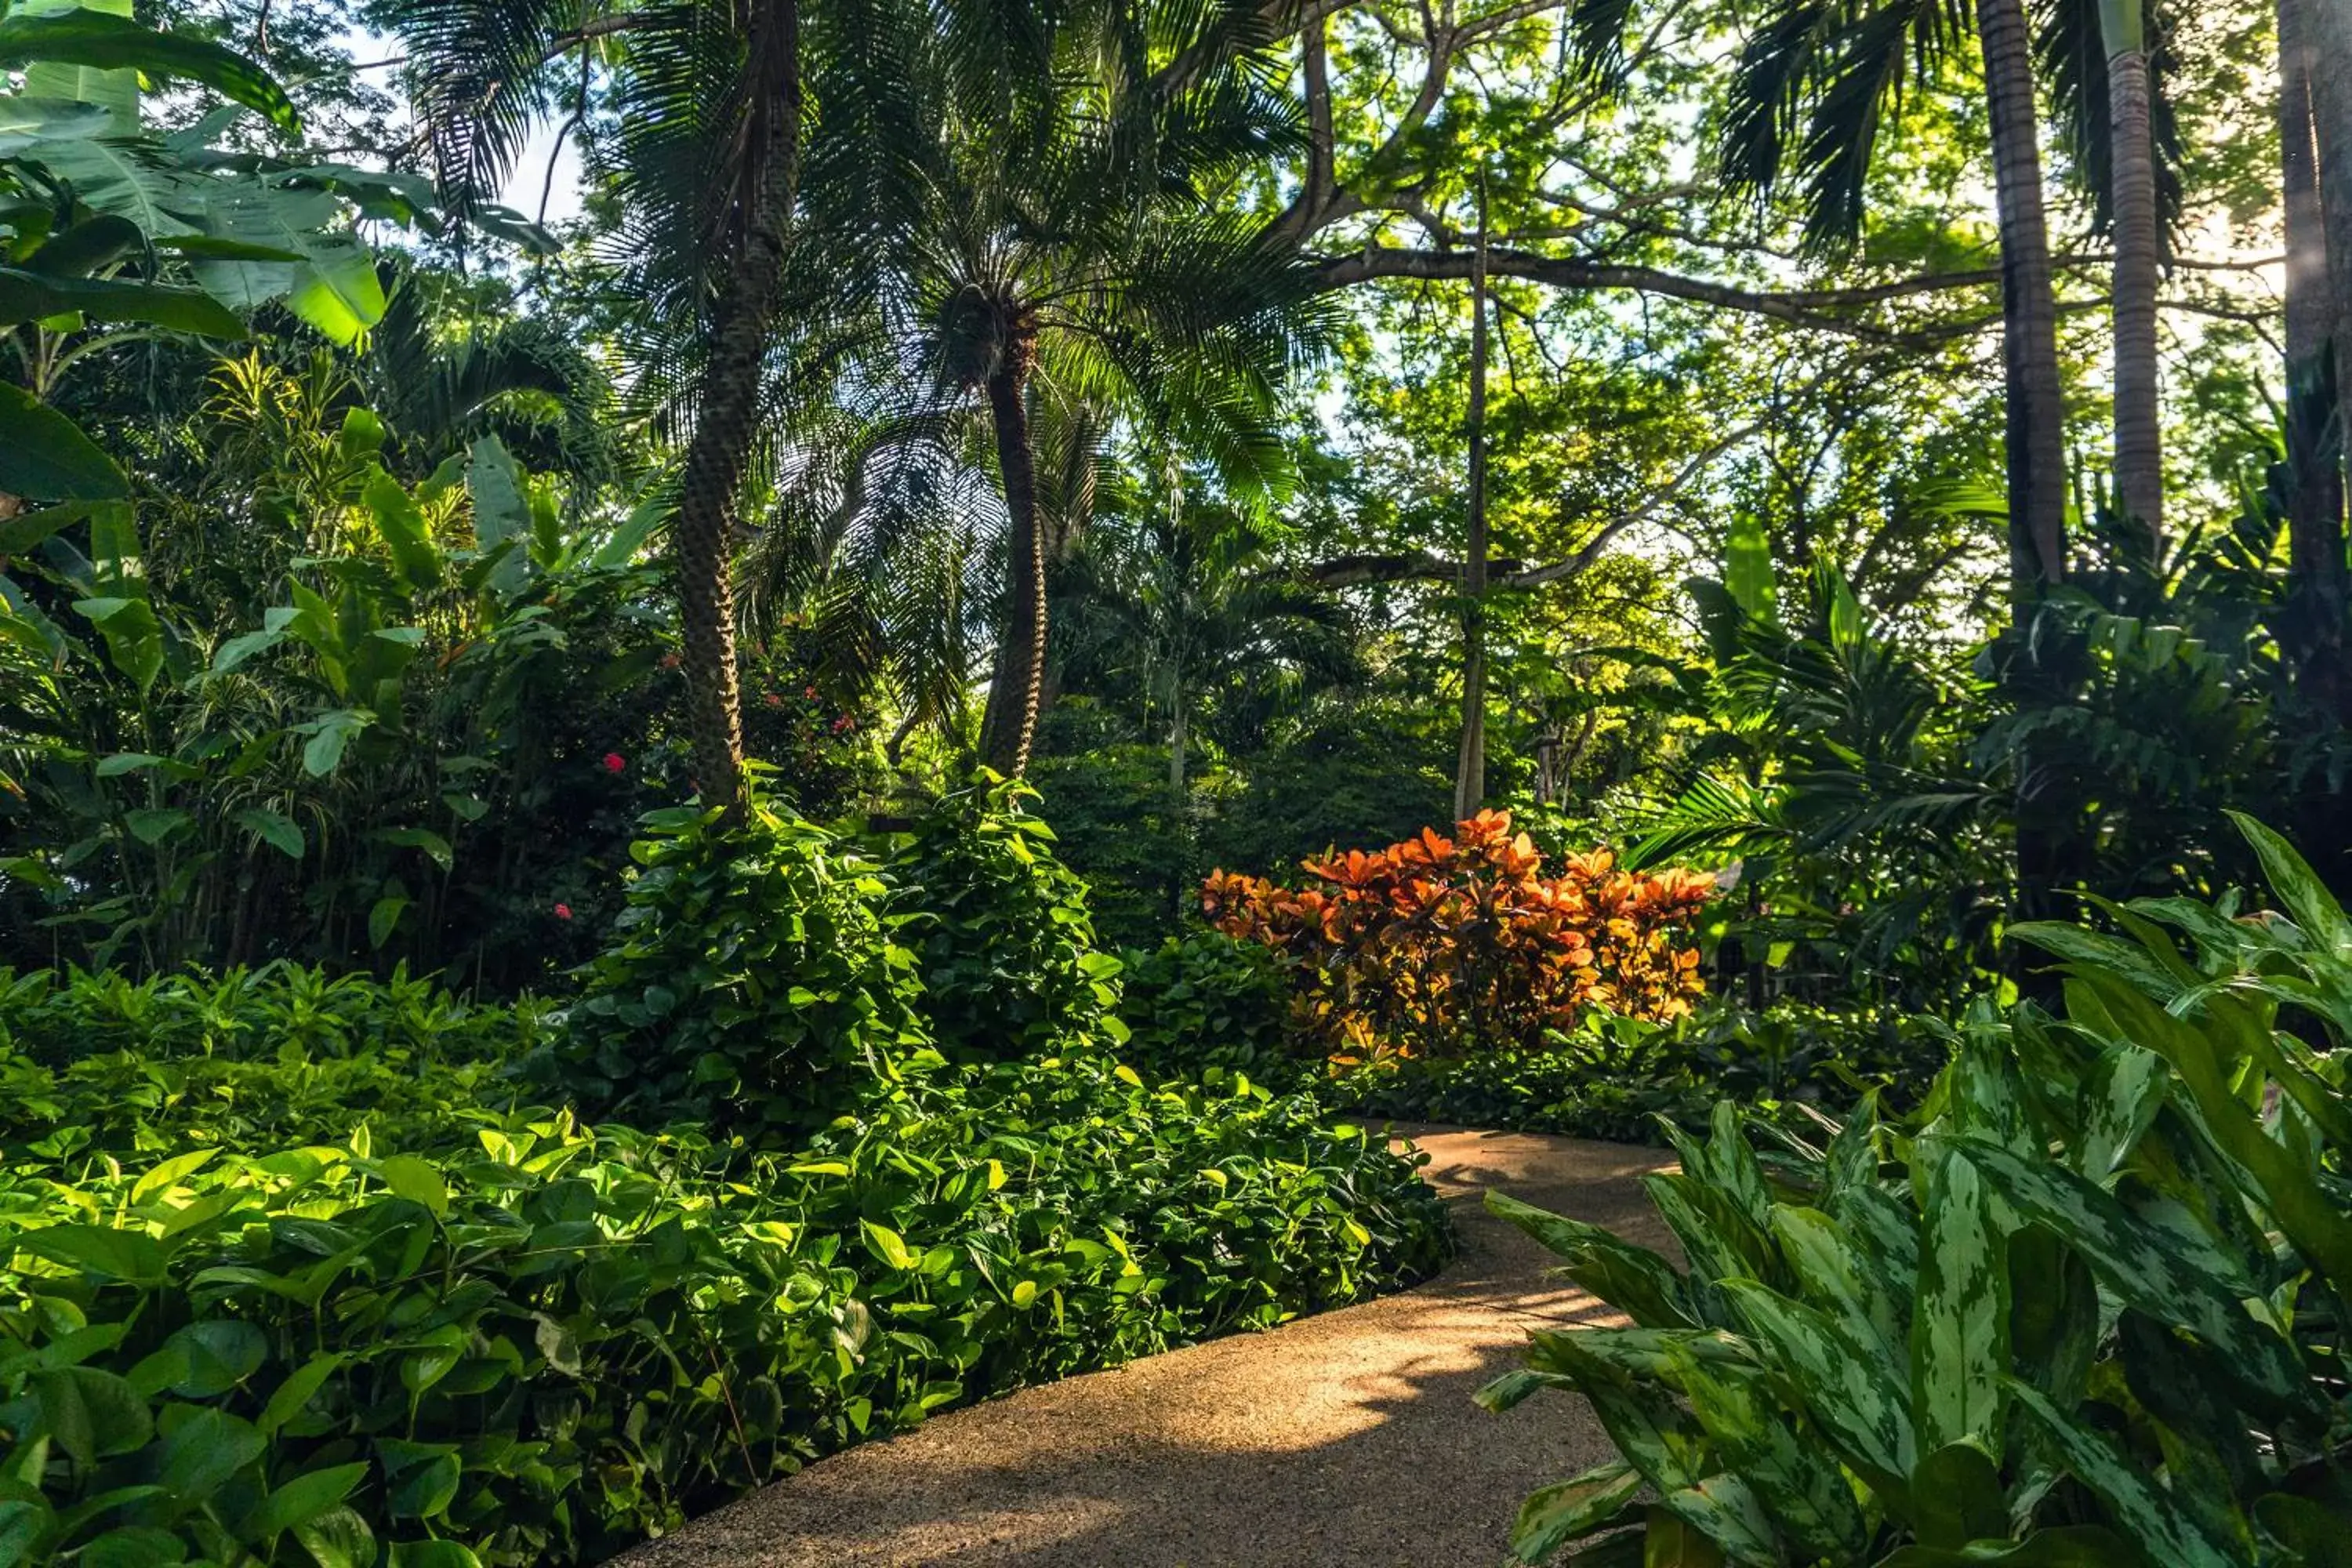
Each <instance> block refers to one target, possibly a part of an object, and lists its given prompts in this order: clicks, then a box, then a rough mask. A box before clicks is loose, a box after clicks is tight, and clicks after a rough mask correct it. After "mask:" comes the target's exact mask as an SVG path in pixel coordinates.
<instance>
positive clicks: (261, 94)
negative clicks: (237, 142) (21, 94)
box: [0, 10, 301, 131]
mask: <svg viewBox="0 0 2352 1568" xmlns="http://www.w3.org/2000/svg"><path fill="white" fill-rule="evenodd" d="M36 61H39V62H43V63H47V64H58V65H75V66H88V67H91V68H96V69H100V70H135V71H138V72H140V73H142V75H145V76H150V77H168V78H175V79H179V80H182V81H194V82H201V83H203V84H204V85H205V86H206V87H209V88H211V89H213V90H215V92H218V93H219V94H220V95H221V96H222V97H224V98H226V99H229V100H233V101H235V102H237V103H241V104H244V105H245V106H246V107H247V109H252V110H258V111H259V112H260V113H262V114H263V115H265V116H267V117H268V119H269V120H270V121H271V122H272V123H274V124H276V125H278V126H279V127H281V128H283V129H285V130H288V131H293V130H296V129H298V128H299V125H300V123H301V121H300V117H299V116H298V115H297V114H296V113H295V111H294V104H293V100H290V99H289V98H288V97H287V96H286V90H285V89H283V88H281V87H279V86H278V83H277V82H276V81H275V80H274V79H272V78H271V77H270V75H269V73H268V71H266V70H263V69H262V68H260V67H259V66H257V65H256V64H254V62H253V61H251V60H249V59H247V58H245V57H244V56H243V55H240V54H238V53H237V52H236V50H234V49H225V48H223V47H220V46H219V45H218V44H212V43H206V42H205V40H203V39H202V38H196V37H189V36H188V35H186V34H183V33H159V32H157V31H155V30H154V29H153V28H152V27H142V26H139V25H138V24H137V23H135V22H132V21H130V20H128V19H126V18H124V17H121V16H107V15H105V14H103V13H101V12H98V11H89V10H72V11H65V12H60V13H58V14H56V15H54V16H23V15H16V16H0V68H19V67H23V66H26V65H30V64H32V63H34V62H36Z"/></svg>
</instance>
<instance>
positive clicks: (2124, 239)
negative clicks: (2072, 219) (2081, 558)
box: [2099, 0, 2164, 542]
mask: <svg viewBox="0 0 2352 1568" xmlns="http://www.w3.org/2000/svg"><path fill="white" fill-rule="evenodd" d="M2099 20H2100V27H2101V29H2102V31H2103V32H2104V34H2105V39H2106V49H2107V108H2108V135H2107V140H2108V142H2109V144H2110V147H2111V153H2110V162H2109V168H2110V170H2111V171H2112V187H2113V188H2112V191H2111V195H2112V199H2113V205H2114V211H2115V241H2116V268H2115V285H2114V293H2115V331H2116V357H2115V379H2116V385H2115V398H2116V406H2115V440H2116V489H2117V491H2118V492H2120V494H2121V496H2122V499H2123V506H2124V510H2125V511H2126V512H2127V513H2129V514H2130V515H2131V517H2132V518H2133V520H2134V521H2137V522H2138V523H2139V524H2140V525H2141V526H2142V527H2144V528H2146V529H2147V531H2148V535H2149V537H2150V539H2151V540H2153V541H2157V542H2161V541H2162V539H2163V537H2164V437H2163V427H2162V420H2161V412H2160V408H2159V396H2160V392H2159V386H2158V363H2157V334H2156V290H2157V272H2158V232H2157V230H2158V222H2157V204H2156V133H2155V120H2154V111H2153V100H2154V93H2153V88H2152V85H2151V79H2150V76H2149V72H2148V61H2147V37H2146V33H2147V28H2146V26H2145V23H2146V13H2145V11H2144V9H2143V5H2142V0H2099Z"/></svg>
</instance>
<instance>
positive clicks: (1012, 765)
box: [980, 333, 1045, 778]
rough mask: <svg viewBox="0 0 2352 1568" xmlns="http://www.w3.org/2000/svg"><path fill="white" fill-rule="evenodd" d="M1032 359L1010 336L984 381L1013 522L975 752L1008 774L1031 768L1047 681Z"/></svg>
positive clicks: (1021, 338)
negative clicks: (1000, 627) (998, 633)
mask: <svg viewBox="0 0 2352 1568" xmlns="http://www.w3.org/2000/svg"><path fill="white" fill-rule="evenodd" d="M1036 356H1037V345H1036V342H1035V341H1034V339H1032V338H1030V337H1027V336H1025V335H1021V334H1017V333H1016V334H1015V335H1014V336H1013V339H1012V341H1011V342H1009V343H1008V344H1007V345H1006V349H1005V354H1004V361H1003V363H1002V364H1001V365H999V366H998V367H997V369H996V371H995V372H994V374H991V375H990V376H989V378H988V411H989V417H990V421H991V423H992V425H993V426H995V432H996V466H997V468H998V470H999V471H1000V472H1001V473H1002V474H1003V479H1004V511H1005V516H1006V517H1007V519H1008V520H1009V521H1011V523H1012V525H1013V526H1012V537H1011V539H1010V540H1009V541H1008V544H1009V548H1008V550H1007V552H1006V570H1007V573H1008V574H1009V576H1010V581H1009V582H1008V583H1007V584H1006V586H1007V587H1009V588H1010V589H1011V590H1012V592H1011V594H1010V595H1009V597H1008V601H1007V605H1006V609H1005V616H1004V631H1003V637H1001V638H999V640H998V644H997V656H996V669H995V675H994V678H993V679H992V680H991V682H990V686H989V692H988V712H987V716H986V717H985V719H983V721H982V725H981V737H980V749H981V755H982V758H983V759H985V760H986V762H987V763H988V765H989V766H990V767H992V768H994V769H995V770H996V771H997V772H998V773H1003V774H1004V775H1005V776H1006V777H1008V778H1011V777H1013V776H1016V775H1018V774H1020V773H1024V772H1025V771H1026V770H1027V768H1028V766H1029V747H1030V743H1031V742H1033V741H1034V739H1035V737H1036V732H1037V702H1038V698H1039V695H1040V693H1041V692H1042V690H1043V689H1044V686H1045V533H1044V531H1042V530H1040V529H1039V528H1038V526H1037V474H1036V458H1035V454H1034V452H1033V451H1032V450H1031V448H1030V445H1029V372H1030V370H1031V368H1032V367H1033V366H1034V363H1035V362H1036Z"/></svg>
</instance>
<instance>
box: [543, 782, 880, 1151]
mask: <svg viewBox="0 0 2352 1568" xmlns="http://www.w3.org/2000/svg"><path fill="white" fill-rule="evenodd" d="M647 826H648V827H649V828H650V829H651V836H650V837H646V838H645V839H643V840H641V841H640V842H639V843H638V844H637V846H636V847H635V849H634V850H633V854H634V856H635V858H636V860H637V861H638V864H639V869H638V873H637V875H636V877H635V879H633V880H632V881H631V882H630V883H629V891H628V909H627V910H626V912H625V913H624V914H623V915H622V917H621V918H620V920H619V921H615V922H614V931H613V940H612V941H611V942H609V943H608V944H607V946H606V947H605V949H604V952H601V953H599V954H597V956H596V957H595V959H594V960H593V962H592V963H590V964H589V965H588V967H587V970H586V973H585V975H584V979H583V985H582V992H581V996H580V1000H579V1001H578V1003H577V1004H576V1005H574V1006H573V1008H572V1017H571V1033H570V1038H569V1039H568V1040H567V1041H566V1042H565V1044H564V1047H563V1048H562V1051H561V1052H560V1053H559V1056H558V1058H557V1059H556V1060H555V1061H553V1062H551V1063H549V1064H547V1065H548V1068H550V1069H551V1070H552V1071H553V1072H555V1073H557V1074H559V1075H560V1076H561V1077H562V1079H563V1081H564V1083H565V1085H566V1087H567V1088H568V1089H569V1090H570V1091H571V1092H572V1093H575V1094H578V1095H580V1096H582V1097H583V1100H584V1101H585V1102H586V1103H588V1104H591V1105H597V1106H604V1105H610V1106H612V1107H613V1108H614V1109H615V1110H619V1111H621V1112H623V1113H625V1114H628V1115H632V1116H635V1117H637V1118H640V1119H644V1118H650V1119H652V1121H654V1122H656V1123H658V1122H660V1121H667V1120H668V1119H670V1118H672V1117H679V1118H688V1119H691V1120H695V1121H701V1122H705V1123H709V1124H716V1125H719V1126H720V1127H722V1128H726V1129H728V1130H730V1131H745V1132H750V1133H753V1134H757V1133H758V1131H759V1130H760V1128H761V1124H763V1123H773V1124H779V1125H780V1126H781V1127H782V1128H790V1127H792V1126H794V1125H796V1124H798V1123H801V1122H812V1121H824V1120H825V1118H826V1117H827V1116H828V1115H829V1114H830V1112H831V1108H832V1107H833V1106H835V1105H836V1104H838V1103H840V1102H842V1101H843V1100H845V1099H846V1100H855V1099H856V1097H857V1096H858V1094H859V1093H860V1092H861V1091H862V1089H863V1088H864V1086H866V1085H869V1084H878V1083H881V1082H885V1081H887V1080H888V1079H891V1078H893V1077H894V1076H895V1074H896V1071H897V1068H896V1063H897V1062H898V1059H899V1058H901V1057H902V1056H904V1055H905V1054H907V1053H908V1051H910V1050H911V1049H913V1048H914V1047H919V1046H922V1045H923V1044H924V1042H925V1040H926V1039H927V1034H926V1030H925V1026H924V1023H923V1020H922V1016H921V1015H920V1013H919V1010H918V1009H919V1000H920V998H921V994H922V992H921V986H920V983H919V980H918V979H917V977H916V974H915V973H914V963H913V960H912V957H911V956H910V955H909V954H908V952H907V951H906V949H904V948H903V947H900V946H899V945H898V942H896V941H895V940H894V938H895V936H896V934H897V927H898V925H900V924H901V923H902V922H903V921H906V920H907V919H908V917H907V916H904V915H898V916H894V915H892V914H890V913H888V912H887V910H886V909H885V902H884V900H885V894H886V889H885V885H884V883H883V882H882V880H881V879H880V878H879V877H878V876H877V874H876V873H877V868H876V867H875V865H874V862H873V861H872V860H871V859H869V858H866V857H865V856H863V855H861V854H860V853H859V852H858V850H857V848H856V846H855V845H853V844H850V843H847V842H845V841H844V840H843V839H841V838H839V837H836V836H835V835H833V834H831V833H828V832H826V831H825V830H824V829H823V828H821V827H817V826H813V825H811V824H809V823H807V822H805V821H803V820H801V819H799V818H797V817H793V816H788V815H786V814H783V813H782V812H779V811H777V810H775V809H773V808H772V807H770V806H768V805H764V804H760V803H754V804H753V805H752V806H751V808H750V809H749V810H748V811H747V812H745V813H744V814H743V816H742V817H741V819H740V820H738V821H732V822H730V821H727V820H724V819H723V818H722V817H721V816H720V815H719V813H718V812H716V811H709V812H704V811H697V810H694V809H692V808H690V807H679V808H676V809H673V810H671V811H667V812H657V813H655V814H654V815H653V816H651V817H650V818H649V819H648V822H647Z"/></svg>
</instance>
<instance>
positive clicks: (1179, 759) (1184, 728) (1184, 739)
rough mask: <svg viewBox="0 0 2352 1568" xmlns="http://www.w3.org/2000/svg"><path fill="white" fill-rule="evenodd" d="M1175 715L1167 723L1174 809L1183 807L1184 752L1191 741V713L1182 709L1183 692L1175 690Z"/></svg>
mask: <svg viewBox="0 0 2352 1568" xmlns="http://www.w3.org/2000/svg"><path fill="white" fill-rule="evenodd" d="M1175 707H1176V712H1175V716H1174V717H1173V718H1171V720H1170V721H1169V723H1168V795H1169V797H1170V798H1171V800H1173V801H1174V802H1175V809H1176V810H1178V811H1182V810H1183V809H1184V752H1185V749H1186V748H1187V746H1189V745H1190V744H1191V742H1192V715H1191V714H1190V713H1188V712H1186V711H1185V710H1184V692H1183V689H1182V688H1181V687H1179V688H1178V689H1177V692H1176V703H1175Z"/></svg>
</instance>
